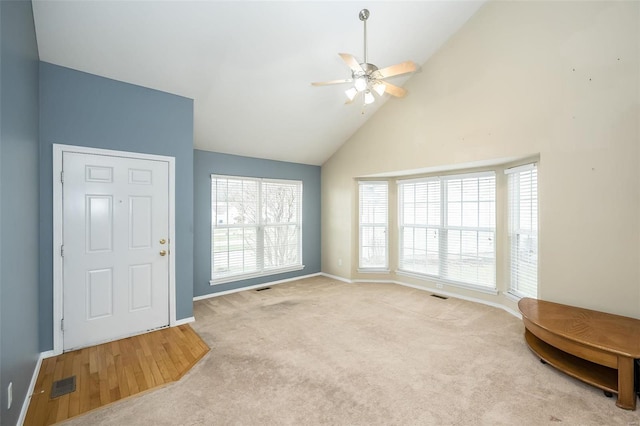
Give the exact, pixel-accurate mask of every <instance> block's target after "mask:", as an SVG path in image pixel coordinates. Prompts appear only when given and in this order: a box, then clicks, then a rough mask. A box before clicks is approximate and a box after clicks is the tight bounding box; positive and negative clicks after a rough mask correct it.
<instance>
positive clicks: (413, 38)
mask: <svg viewBox="0 0 640 426" xmlns="http://www.w3.org/2000/svg"><path fill="white" fill-rule="evenodd" d="M481 5H482V2H480V1H477V2H463V1H453V0H451V1H428V2H415V1H414V2H396V1H393V2H373V1H370V2H339V1H326V2H273V1H262V2H247V1H225V2H221V1H149V0H139V1H88V0H76V1H56V0H34V1H33V11H34V19H35V25H36V35H37V41H38V49H39V53H40V59H41V60H42V61H45V62H50V63H53V64H57V65H61V66H64V67H69V68H73V69H76V70H80V71H85V72H88V73H92V74H96V75H100V76H104V77H108V78H112V79H115V80H120V81H124V82H127V83H132V84H137V85H140V86H145V87H149V88H152V89H157V90H162V91H165V92H169V93H174V94H177V95H181V96H185V97H188V98H192V99H194V115H195V123H194V135H195V141H194V142H195V148H197V149H202V150H208V151H216V152H223V153H229V154H236V155H244V156H250V157H258V158H267V159H275V160H282V161H292V162H298V163H305V164H314V165H320V164H322V163H324V162H325V161H326V160H327V159H328V158H329V157H330V156H331V155H332V154H333V153H334V152H335V151H336V150H337V149H338V148H339V147H340V146H341V145H342V144H343V143H344V142H345V141H346V140H347V139H348V138H349V137H350V136H351V135H352V134H353V133H354V132H355V131H356V130H357V129H358V128H359V127H360V126H361V125H362V124H363V123H364V122H365V121H366V120H368V119H371V118H372V117H373V113H374V112H375V110H376V109H377V108H379V107H380V106H381V104H383V103H384V102H381V101H380V100H378V101H377V102H376V103H375V104H373V105H370V106H368V107H367V108H366V109H365V112H364V114H362V111H363V108H362V106H361V102H356V103H354V104H351V105H344V101H345V96H344V90H345V89H346V88H347V87H348V86H347V85H339V86H326V87H312V86H311V85H310V83H311V82H312V81H325V80H333V79H340V78H348V77H350V75H351V73H350V71H349V69H348V68H347V67H346V65H345V64H344V63H343V62H342V60H341V59H340V57H339V56H338V53H339V52H346V53H351V54H353V55H355V56H356V58H358V59H359V60H360V61H362V59H363V58H362V56H363V34H362V22H361V21H360V20H359V19H358V12H359V11H360V10H361V9H363V8H367V9H369V10H370V12H371V16H370V18H369V20H368V22H367V31H368V45H369V49H368V60H369V62H371V63H373V64H376V65H378V66H379V67H381V68H382V67H385V66H388V65H392V64H395V63H398V62H401V61H405V60H412V61H414V62H416V63H417V64H419V65H420V64H423V63H424V62H426V61H427V60H428V59H429V57H430V56H431V55H432V54H433V53H434V52H436V50H437V49H438V48H439V47H440V46H442V44H443V43H444V42H445V41H446V40H447V39H448V38H449V37H451V35H453V34H454V33H455V32H456V31H457V30H458V29H459V28H460V27H461V26H462V25H463V24H464V23H465V22H466V21H467V20H468V19H469V17H470V16H471V15H473V13H475V12H476V10H477V9H478V8H479V7H480V6H481ZM407 78H410V77H397V78H391V79H389V81H390V82H392V83H394V84H397V85H400V86H401V85H403V84H404V82H405V81H406V80H407ZM408 96H411V93H409V94H408ZM385 98H388V95H385ZM387 100H388V101H389V102H402V100H401V99H386V100H385V101H387Z"/></svg>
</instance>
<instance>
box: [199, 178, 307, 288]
mask: <svg viewBox="0 0 640 426" xmlns="http://www.w3.org/2000/svg"><path fill="white" fill-rule="evenodd" d="M301 206H302V182H300V181H278V180H267V179H255V178H244V177H230V176H218V175H212V176H211V279H212V282H228V281H232V280H235V279H242V278H247V277H253V276H259V275H264V274H267V273H276V272H277V271H278V270H281V269H283V268H288V267H291V266H301V265H302V256H301V223H302V220H301V214H302V210H301ZM274 271H275V272H274Z"/></svg>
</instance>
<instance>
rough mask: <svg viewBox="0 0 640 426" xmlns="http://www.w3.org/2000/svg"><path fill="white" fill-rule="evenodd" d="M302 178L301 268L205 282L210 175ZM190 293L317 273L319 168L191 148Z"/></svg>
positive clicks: (208, 271)
mask: <svg viewBox="0 0 640 426" xmlns="http://www.w3.org/2000/svg"><path fill="white" fill-rule="evenodd" d="M212 173H213V174H221V175H232V176H247V177H258V178H272V179H293V180H302V185H303V190H302V192H303V199H302V209H303V211H302V239H303V241H302V261H303V264H304V265H305V268H304V269H303V270H301V271H295V272H288V273H284V274H277V275H270V276H267V277H261V278H253V279H250V280H244V281H236V282H231V283H225V284H219V285H215V286H211V285H209V280H210V279H211V174H212ZM194 185H195V186H194V193H195V207H194V220H195V238H194V244H195V250H194V255H195V257H194V279H195V281H194V284H193V294H194V296H203V295H206V294H211V293H217V292H220V291H226V290H232V289H236V288H241V287H247V286H251V285H256V284H262V283H265V282H269V281H276V280H281V279H286V278H293V277H298V276H302V275H308V274H313V273H316V272H320V253H321V250H320V167H319V166H309V165H305V164H296V163H286V162H282V161H272V160H262V159H258V158H248V157H240V156H237V155H228V154H219V153H214V152H208V151H200V150H195V153H194Z"/></svg>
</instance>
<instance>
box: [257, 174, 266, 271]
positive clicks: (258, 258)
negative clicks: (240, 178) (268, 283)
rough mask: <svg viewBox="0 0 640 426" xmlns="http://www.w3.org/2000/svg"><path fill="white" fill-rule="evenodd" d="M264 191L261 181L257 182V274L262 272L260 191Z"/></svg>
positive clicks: (262, 213) (262, 247) (261, 208)
mask: <svg viewBox="0 0 640 426" xmlns="http://www.w3.org/2000/svg"><path fill="white" fill-rule="evenodd" d="M263 190H264V186H263V180H262V179H259V180H258V207H257V208H258V212H257V218H256V220H257V223H256V227H257V232H256V260H257V263H258V265H257V267H258V271H259V272H263V271H264V222H265V220H264V210H263V203H264V197H263V194H262V191H263Z"/></svg>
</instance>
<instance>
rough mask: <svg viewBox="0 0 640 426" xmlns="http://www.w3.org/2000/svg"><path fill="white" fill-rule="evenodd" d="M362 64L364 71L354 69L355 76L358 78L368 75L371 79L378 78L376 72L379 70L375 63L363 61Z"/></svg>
mask: <svg viewBox="0 0 640 426" xmlns="http://www.w3.org/2000/svg"><path fill="white" fill-rule="evenodd" d="M360 66H361V67H362V71H353V72H352V75H353V78H358V77H366V78H367V79H368V80H369V79H371V80H373V79H376V78H378V77H377V76H376V75H375V74H374V73H375V72H376V71H378V67H376V66H375V65H373V64H369V63H366V62H365V63H362V64H360Z"/></svg>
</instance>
